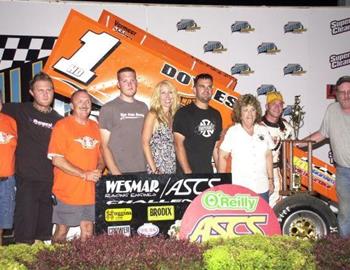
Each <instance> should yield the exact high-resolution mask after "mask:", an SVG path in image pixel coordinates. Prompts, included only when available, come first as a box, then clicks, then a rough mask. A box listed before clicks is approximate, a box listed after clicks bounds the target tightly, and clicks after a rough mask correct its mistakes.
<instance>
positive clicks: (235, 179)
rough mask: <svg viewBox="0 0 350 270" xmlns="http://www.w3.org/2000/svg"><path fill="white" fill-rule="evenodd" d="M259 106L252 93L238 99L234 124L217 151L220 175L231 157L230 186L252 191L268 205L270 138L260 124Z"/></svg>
mask: <svg viewBox="0 0 350 270" xmlns="http://www.w3.org/2000/svg"><path fill="white" fill-rule="evenodd" d="M261 115H262V112H261V106H260V103H259V101H258V100H257V99H256V98H255V97H254V96H253V95H251V94H246V95H243V96H241V97H240V98H239V99H238V101H237V102H236V103H235V105H234V111H233V121H234V122H235V125H234V126H232V127H230V128H229V129H228V130H227V132H226V134H225V137H224V140H223V142H222V144H221V145H220V151H219V166H218V171H219V172H226V165H227V157H228V156H229V155H230V154H231V171H232V184H235V185H240V186H243V187H246V188H249V189H251V190H253V191H254V192H256V193H258V194H259V195H260V196H261V197H262V198H264V199H265V200H266V201H267V202H269V193H271V192H272V191H273V188H274V186H273V172H272V170H273V166H272V152H271V149H272V147H273V143H272V139H271V137H270V135H269V133H268V130H267V128H266V127H265V126H263V125H260V124H259V123H260V120H261Z"/></svg>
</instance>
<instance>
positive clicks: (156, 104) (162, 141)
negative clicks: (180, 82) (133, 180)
mask: <svg viewBox="0 0 350 270" xmlns="http://www.w3.org/2000/svg"><path fill="white" fill-rule="evenodd" d="M178 105H179V99H178V95H177V91H176V88H175V87H174V85H173V84H172V83H171V82H169V81H166V80H164V81H161V82H160V83H158V84H157V85H156V87H155V89H154V91H153V94H152V97H151V108H150V111H149V113H148V114H147V116H146V119H145V122H144V125H143V130H142V146H143V152H144V154H145V157H146V160H147V172H148V173H149V174H151V173H153V174H174V173H175V172H176V156H175V148H174V137H173V132H172V125H173V118H174V114H175V112H176V110H177V108H178Z"/></svg>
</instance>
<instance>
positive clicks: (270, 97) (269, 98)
mask: <svg viewBox="0 0 350 270" xmlns="http://www.w3.org/2000/svg"><path fill="white" fill-rule="evenodd" d="M275 100H280V101H282V102H284V100H283V96H282V94H281V93H280V92H278V91H272V92H269V93H267V94H266V104H269V103H271V102H273V101H275Z"/></svg>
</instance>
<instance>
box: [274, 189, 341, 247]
mask: <svg viewBox="0 0 350 270" xmlns="http://www.w3.org/2000/svg"><path fill="white" fill-rule="evenodd" d="M273 210H274V211H275V214H276V216H277V218H278V221H279V222H280V224H281V231H282V234H284V235H290V236H294V237H296V238H300V239H313V240H316V239H319V238H322V237H324V236H326V235H328V234H330V233H336V232H338V224H337V219H336V216H335V214H334V213H333V212H332V211H331V209H330V208H329V207H328V206H327V205H326V204H325V203H324V202H323V201H321V200H320V199H318V198H315V197H312V196H310V195H308V194H296V195H292V196H289V197H286V198H284V199H283V200H282V201H280V202H279V203H277V204H276V205H275V207H274V208H273Z"/></svg>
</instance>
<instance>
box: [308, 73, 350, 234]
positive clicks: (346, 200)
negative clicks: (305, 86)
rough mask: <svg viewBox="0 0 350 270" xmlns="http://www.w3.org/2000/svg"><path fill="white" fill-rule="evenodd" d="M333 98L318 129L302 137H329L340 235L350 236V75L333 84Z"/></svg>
mask: <svg viewBox="0 0 350 270" xmlns="http://www.w3.org/2000/svg"><path fill="white" fill-rule="evenodd" d="M336 87H337V90H336V95H337V101H338V102H336V103H333V104H331V105H329V107H328V108H327V111H326V114H325V116H324V118H323V121H322V125H321V128H320V130H318V131H316V132H314V133H312V134H311V135H310V136H308V137H306V138H305V139H309V140H313V141H315V142H320V141H323V140H324V139H325V138H329V139H330V142H331V146H332V151H333V155H334V160H335V162H336V168H337V172H336V190H337V197H338V201H339V213H338V223H339V230H340V235H341V236H342V237H349V236H350V76H343V77H341V78H339V79H338V81H337V83H336Z"/></svg>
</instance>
